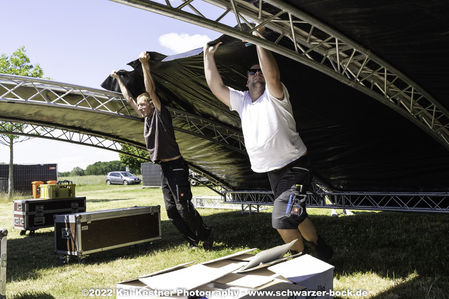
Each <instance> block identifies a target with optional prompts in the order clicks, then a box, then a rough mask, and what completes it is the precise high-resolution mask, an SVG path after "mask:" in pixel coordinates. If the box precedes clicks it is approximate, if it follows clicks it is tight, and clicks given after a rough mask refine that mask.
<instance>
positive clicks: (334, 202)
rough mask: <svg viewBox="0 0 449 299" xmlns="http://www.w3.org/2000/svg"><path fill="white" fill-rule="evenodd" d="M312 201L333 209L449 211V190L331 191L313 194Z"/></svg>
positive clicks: (317, 204)
mask: <svg viewBox="0 0 449 299" xmlns="http://www.w3.org/2000/svg"><path fill="white" fill-rule="evenodd" d="M326 199H327V200H328V201H329V202H330V204H327V203H326ZM310 201H311V203H314V204H315V205H316V206H318V207H319V206H320V205H321V207H327V208H333V209H338V208H341V209H357V210H382V211H401V212H408V211H410V212H435V213H449V193H448V192H414V193H411V192H388V193H387V192H329V193H321V194H317V193H315V194H312V196H311V197H310Z"/></svg>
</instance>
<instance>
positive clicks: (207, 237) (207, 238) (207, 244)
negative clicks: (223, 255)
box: [202, 227, 214, 249]
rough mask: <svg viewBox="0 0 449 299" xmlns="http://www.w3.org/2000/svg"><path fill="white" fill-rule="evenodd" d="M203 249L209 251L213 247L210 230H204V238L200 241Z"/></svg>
mask: <svg viewBox="0 0 449 299" xmlns="http://www.w3.org/2000/svg"><path fill="white" fill-rule="evenodd" d="M202 241H203V247H204V249H211V248H212V247H213V246H214V239H213V238H212V229H211V228H209V227H208V228H206V229H205V233H204V237H203V239H202Z"/></svg>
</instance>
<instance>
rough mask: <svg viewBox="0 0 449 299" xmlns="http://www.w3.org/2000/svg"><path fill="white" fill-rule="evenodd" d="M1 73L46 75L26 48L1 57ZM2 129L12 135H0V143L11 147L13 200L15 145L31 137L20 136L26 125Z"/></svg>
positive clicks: (10, 189)
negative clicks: (32, 60)
mask: <svg viewBox="0 0 449 299" xmlns="http://www.w3.org/2000/svg"><path fill="white" fill-rule="evenodd" d="M0 73H5V74H11V75H18V76H27V77H39V78H42V76H43V75H44V72H43V70H42V69H41V67H40V66H39V65H38V64H36V65H33V64H31V62H30V58H28V56H27V55H26V54H25V47H21V48H19V49H17V50H16V51H14V52H13V53H12V55H11V56H7V55H6V54H2V55H1V56H0ZM0 128H2V129H4V131H6V132H10V133H11V134H0V143H1V144H3V145H5V146H7V147H9V177H8V197H9V198H11V197H12V192H13V190H14V179H13V178H14V144H15V143H19V142H23V141H25V140H28V139H29V137H21V136H20V134H23V133H24V131H25V130H26V125H25V124H17V123H11V122H4V121H0Z"/></svg>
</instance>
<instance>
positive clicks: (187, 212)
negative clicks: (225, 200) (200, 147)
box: [161, 158, 210, 243]
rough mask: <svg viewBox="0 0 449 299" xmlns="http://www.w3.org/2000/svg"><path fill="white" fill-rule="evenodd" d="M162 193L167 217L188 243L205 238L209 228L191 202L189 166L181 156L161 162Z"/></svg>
mask: <svg viewBox="0 0 449 299" xmlns="http://www.w3.org/2000/svg"><path fill="white" fill-rule="evenodd" d="M161 168H162V193H163V194H164V201H165V209H166V210H167V215H168V218H169V219H170V220H171V221H172V222H173V224H174V225H175V226H176V228H177V229H178V230H179V231H180V232H181V233H182V234H183V235H184V236H185V238H186V239H187V241H189V242H190V243H197V242H198V241H199V240H206V239H207V237H208V236H209V234H210V229H209V228H208V227H207V226H206V225H205V224H204V223H203V220H202V219H201V216H200V214H199V213H198V211H197V210H196V209H195V207H194V206H193V204H192V191H191V190H190V183H189V168H188V166H187V163H186V162H185V161H184V159H183V158H179V159H176V160H173V161H168V162H161Z"/></svg>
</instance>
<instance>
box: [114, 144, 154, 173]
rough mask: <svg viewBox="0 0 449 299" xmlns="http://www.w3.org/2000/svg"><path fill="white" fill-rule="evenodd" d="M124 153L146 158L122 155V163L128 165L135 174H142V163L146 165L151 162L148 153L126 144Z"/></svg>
mask: <svg viewBox="0 0 449 299" xmlns="http://www.w3.org/2000/svg"><path fill="white" fill-rule="evenodd" d="M122 151H124V152H127V153H129V154H131V155H137V156H139V157H144V158H136V157H134V156H130V155H127V154H122V153H120V154H119V156H120V161H121V162H122V163H123V164H124V165H128V166H129V168H130V169H131V170H132V171H133V172H134V173H140V164H141V163H145V162H148V161H150V154H149V153H148V151H146V150H143V149H139V148H136V147H133V146H129V145H126V144H122Z"/></svg>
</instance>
